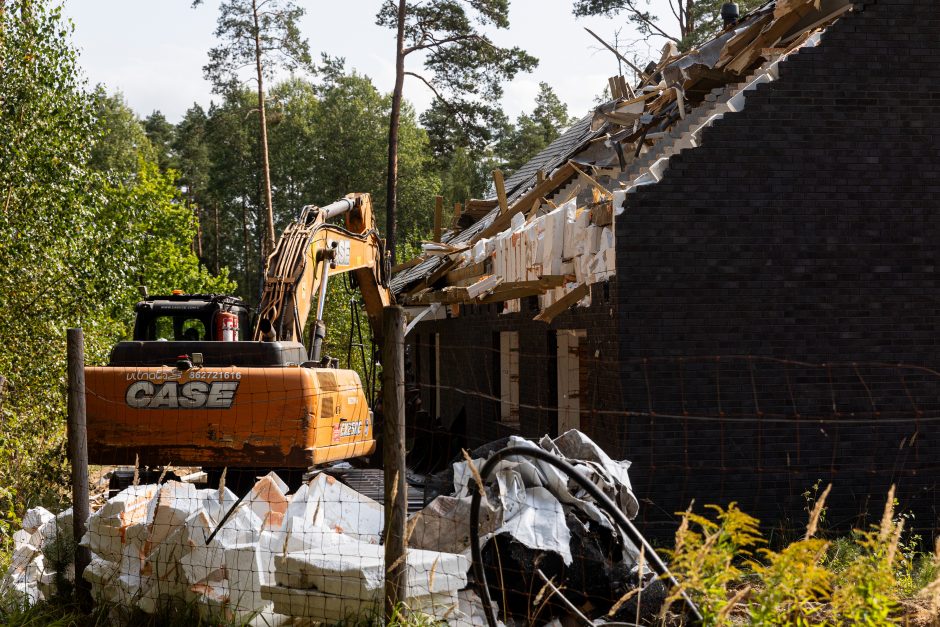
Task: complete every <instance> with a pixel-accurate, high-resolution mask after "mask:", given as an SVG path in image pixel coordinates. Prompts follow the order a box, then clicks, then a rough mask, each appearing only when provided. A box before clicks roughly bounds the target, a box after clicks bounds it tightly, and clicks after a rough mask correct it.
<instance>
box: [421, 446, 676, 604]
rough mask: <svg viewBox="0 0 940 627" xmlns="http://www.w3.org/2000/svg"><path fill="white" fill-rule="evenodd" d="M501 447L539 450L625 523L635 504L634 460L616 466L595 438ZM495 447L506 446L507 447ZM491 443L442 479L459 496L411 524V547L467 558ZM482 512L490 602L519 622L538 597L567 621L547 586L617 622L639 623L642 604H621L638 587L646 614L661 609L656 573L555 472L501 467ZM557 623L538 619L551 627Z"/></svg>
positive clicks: (513, 460) (525, 461)
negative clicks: (475, 498) (588, 485)
mask: <svg viewBox="0 0 940 627" xmlns="http://www.w3.org/2000/svg"><path fill="white" fill-rule="evenodd" d="M503 444H504V445H505V446H513V447H525V448H541V449H543V450H546V451H549V452H551V453H553V454H554V455H556V456H557V457H558V458H559V459H562V460H564V461H567V462H569V463H570V464H571V465H572V466H574V468H575V469H576V470H577V471H578V472H579V473H580V474H581V475H582V476H584V477H586V478H588V479H589V480H590V481H591V482H592V483H594V484H595V485H596V486H597V487H599V488H600V489H601V490H602V491H603V492H604V494H605V495H607V496H608V497H609V498H610V499H611V500H612V501H613V502H614V503H615V504H616V505H617V506H618V507H619V508H620V509H621V511H623V512H624V513H625V514H626V515H627V516H628V517H629V518H634V517H635V516H636V514H637V512H638V510H639V504H638V502H637V499H636V496H635V495H634V494H633V490H632V488H631V485H630V478H629V475H628V470H629V467H630V462H628V461H615V460H612V459H611V458H610V457H609V456H608V455H607V454H606V453H604V451H603V450H602V449H601V448H600V447H599V446H598V445H597V444H595V443H594V442H593V441H592V440H591V439H590V438H588V437H587V436H586V435H584V434H583V433H582V432H580V431H577V430H571V431H568V432H566V433H564V434H563V435H561V436H559V437H557V438H555V439H551V438H549V437H547V436H546V437H543V438H542V439H541V440H540V441H539V442H538V444H535V443H533V442H531V441H529V440H525V439H523V438H520V437H518V436H511V437H509V438H507V439H506V440H505V441H504V442H503ZM499 448H502V447H501V446H500V447H499ZM495 450H496V447H495V446H494V445H493V444H490V445H487V446H486V447H482V448H481V449H477V451H475V452H474V454H473V455H472V457H470V458H469V459H468V460H466V461H461V462H457V463H455V464H454V465H453V468H452V469H451V470H450V471H448V472H447V473H446V475H445V478H446V479H449V480H451V481H452V482H453V492H452V493H451V494H449V495H441V496H438V497H437V498H436V499H434V500H433V501H432V502H431V503H430V504H429V505H428V506H427V507H426V508H425V509H424V510H422V511H421V512H419V513H418V514H416V515H415V517H414V518H413V519H412V521H411V526H410V528H411V529H412V532H411V536H410V541H409V546H411V547H414V548H432V547H434V548H437V549H438V550H444V551H448V552H450V553H461V554H464V555H469V553H470V550H471V547H470V527H469V518H470V498H471V496H470V495H471V493H472V491H474V490H477V489H479V488H478V482H479V480H480V475H479V470H480V468H482V466H483V464H484V463H485V462H486V457H487V456H488V453H491V452H493V451H495ZM484 497H485V498H484V499H483V500H482V509H481V513H480V521H481V522H480V541H481V543H482V544H483V545H484V546H483V551H482V554H483V560H484V562H485V567H486V568H487V569H488V572H487V580H488V583H489V585H490V586H492V590H491V591H490V593H491V596H492V598H494V599H499V600H504V601H505V602H506V603H507V605H508V607H507V609H508V610H509V611H510V612H512V613H515V614H517V615H519V616H522V617H527V616H530V614H531V612H533V611H535V607H534V606H533V604H532V603H533V597H535V596H536V594H537V593H538V592H539V591H540V590H543V593H542V594H541V595H540V597H541V598H544V599H546V601H547V602H548V601H551V602H550V603H548V605H547V607H548V608H549V610H548V612H549V613H551V614H552V615H554V616H555V617H558V618H562V617H563V616H564V615H566V614H567V613H569V609H570V607H569V606H568V605H567V604H566V603H563V602H562V601H561V600H560V598H559V597H560V596H561V595H560V594H557V595H555V594H551V593H549V592H546V591H545V590H550V587H549V588H546V585H548V584H547V582H548V581H551V582H552V584H550V585H553V586H555V587H557V588H559V589H564V590H565V592H564V595H565V596H566V598H567V599H568V600H570V601H572V602H574V603H576V604H577V605H579V606H583V607H586V608H593V610H594V611H595V612H600V615H598V616H597V617H598V618H600V617H602V616H603V614H605V613H608V612H610V610H614V612H613V616H617V617H620V616H631V617H634V616H635V615H636V606H635V605H630V604H628V603H620V604H619V605H617V601H618V600H620V599H622V598H623V597H624V596H625V595H628V593H629V592H630V591H632V590H634V589H635V588H636V587H637V586H638V585H640V584H641V583H642V585H644V586H647V589H646V590H644V593H643V594H644V596H645V597H646V598H647V600H648V601H652V602H644V604H643V605H644V607H647V608H658V606H657V605H656V603H655V598H656V597H657V596H662V594H663V592H664V590H663V588H662V586H661V585H660V584H659V583H658V582H655V583H653V584H652V585H650V584H651V580H652V579H653V574H652V572H651V571H650V570H649V569H648V568H646V567H644V566H642V565H641V563H640V550H639V549H638V548H637V547H636V545H634V544H633V542H631V541H630V540H629V539H628V538H627V537H626V536H625V535H624V533H623V532H622V530H620V529H619V528H618V526H617V525H616V524H615V522H614V520H613V519H612V518H611V517H610V515H609V514H607V513H606V512H605V511H604V510H603V509H601V508H600V507H598V505H597V503H596V502H595V501H594V500H593V498H592V497H590V495H588V494H587V493H586V492H585V491H584V490H583V489H582V488H580V487H579V486H578V485H577V484H576V483H575V482H573V481H572V480H570V479H569V478H568V477H567V476H565V475H564V473H562V472H561V471H559V470H557V469H556V468H555V467H554V466H552V465H550V464H548V463H546V462H543V461H539V460H536V459H531V458H528V457H523V456H518V457H510V458H507V459H506V460H503V461H502V462H500V463H499V464H498V466H497V467H496V469H495V470H494V472H493V473H492V474H491V476H490V477H489V478H488V480H487V481H486V485H485V488H484ZM615 606H616V607H615ZM550 617H551V616H547V615H544V614H543V615H540V616H539V619H540V620H541V619H543V618H544V619H545V621H547V620H549V618H550Z"/></svg>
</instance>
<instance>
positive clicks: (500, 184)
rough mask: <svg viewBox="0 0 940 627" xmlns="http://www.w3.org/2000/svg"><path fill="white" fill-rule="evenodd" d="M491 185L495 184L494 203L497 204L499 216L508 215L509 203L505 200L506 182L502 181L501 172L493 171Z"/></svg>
mask: <svg viewBox="0 0 940 627" xmlns="http://www.w3.org/2000/svg"><path fill="white" fill-rule="evenodd" d="M493 183H495V184H496V202H498V203H499V214H500V215H503V214H506V213H509V201H508V200H507V199H506V182H505V181H504V180H503V171H502V170H493Z"/></svg>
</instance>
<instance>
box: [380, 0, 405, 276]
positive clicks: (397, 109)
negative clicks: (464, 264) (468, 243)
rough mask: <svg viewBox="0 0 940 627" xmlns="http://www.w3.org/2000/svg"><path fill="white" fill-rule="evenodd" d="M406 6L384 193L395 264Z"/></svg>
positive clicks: (401, 13)
mask: <svg viewBox="0 0 940 627" xmlns="http://www.w3.org/2000/svg"><path fill="white" fill-rule="evenodd" d="M405 6H406V0H399V2H398V39H397V42H398V47H397V49H396V51H395V90H394V91H393V92H392V113H391V116H390V120H389V124H388V179H387V182H388V185H387V187H386V194H385V237H386V240H387V244H388V252H389V255H390V256H391V258H392V265H395V263H396V261H395V249H396V244H397V241H396V240H397V238H398V233H397V229H398V224H397V220H398V215H397V214H398V125H399V122H400V121H401V98H402V89H403V87H404V84H405Z"/></svg>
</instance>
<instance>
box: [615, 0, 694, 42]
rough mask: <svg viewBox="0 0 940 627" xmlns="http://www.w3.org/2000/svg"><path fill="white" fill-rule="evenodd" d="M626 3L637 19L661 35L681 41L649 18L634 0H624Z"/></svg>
mask: <svg viewBox="0 0 940 627" xmlns="http://www.w3.org/2000/svg"><path fill="white" fill-rule="evenodd" d="M624 4H626V6H627V9H628V10H629V11H630V12H631V13H632V14H633V17H634V19H635V20H637V21H640V22H642V23H644V24H646V26H647V27H648V28H650V29H651V30H653V31H656V34H658V35H659V36H661V37H665V38H666V39H671V40H672V41H674V42H676V43H679V42H680V41H681V40H680V39H677V38H676V37H673V36H672V35H670V34H669V33H667V32H666V31H664V30H663V29H662V28H660V26H659V24H657V23H656V22H655V21H654V20H651V19H650V18H648V17H647V16H646V14H645V13H643V11H641V10H640V9H638V8H636V5H634V4H633V0H624Z"/></svg>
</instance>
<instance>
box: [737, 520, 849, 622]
mask: <svg viewBox="0 0 940 627" xmlns="http://www.w3.org/2000/svg"><path fill="white" fill-rule="evenodd" d="M828 545H829V543H828V542H826V541H825V540H819V539H816V538H809V539H805V540H799V541H797V542H794V543H792V544H790V545H789V546H787V547H786V548H784V549H783V550H781V551H780V552H779V553H777V552H774V551H770V550H768V549H761V550H760V553H761V554H762V555H763V558H764V560H765V563H755V564H754V565H753V568H754V573H755V574H756V575H757V576H758V577H759V578H760V581H761V583H762V586H761V587H760V588H759V589H758V591H757V592H756V593H755V594H754V596H753V598H752V599H751V602H750V604H749V605H750V616H751V621H752V622H753V623H754V624H757V625H773V624H786V625H794V626H796V627H803V626H805V625H812V624H816V621H817V619H818V618H819V616H820V613H821V612H822V611H824V609H825V605H824V602H825V600H826V599H827V598H828V595H829V593H830V591H831V589H832V581H833V578H834V577H833V573H832V572H830V571H829V570H827V569H826V568H825V567H824V566H823V565H822V562H823V559H824V557H825V555H826V549H827V548H828Z"/></svg>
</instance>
